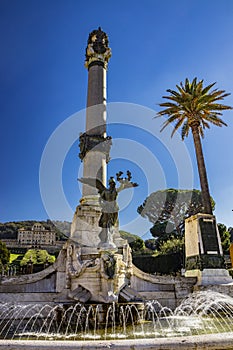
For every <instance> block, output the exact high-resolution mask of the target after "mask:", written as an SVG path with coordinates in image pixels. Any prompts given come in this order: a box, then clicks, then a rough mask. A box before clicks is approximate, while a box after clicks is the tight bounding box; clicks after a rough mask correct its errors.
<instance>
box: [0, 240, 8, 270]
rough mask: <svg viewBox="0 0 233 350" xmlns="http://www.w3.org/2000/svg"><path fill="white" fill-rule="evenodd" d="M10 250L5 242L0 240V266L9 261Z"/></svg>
mask: <svg viewBox="0 0 233 350" xmlns="http://www.w3.org/2000/svg"><path fill="white" fill-rule="evenodd" d="M9 260H10V252H9V250H8V249H7V247H6V244H5V243H3V242H1V241H0V266H5V265H7V264H8V263H9Z"/></svg>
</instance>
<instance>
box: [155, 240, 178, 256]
mask: <svg viewBox="0 0 233 350" xmlns="http://www.w3.org/2000/svg"><path fill="white" fill-rule="evenodd" d="M183 250H184V237H182V238H181V237H177V238H176V237H171V238H170V239H168V240H167V241H166V242H163V243H162V244H161V246H160V253H161V254H163V255H167V254H172V253H182V252H183Z"/></svg>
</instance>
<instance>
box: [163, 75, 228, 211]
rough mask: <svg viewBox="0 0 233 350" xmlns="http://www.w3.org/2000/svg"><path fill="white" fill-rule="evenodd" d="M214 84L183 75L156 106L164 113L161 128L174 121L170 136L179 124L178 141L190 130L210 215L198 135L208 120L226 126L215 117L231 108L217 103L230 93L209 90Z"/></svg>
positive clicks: (208, 195)
mask: <svg viewBox="0 0 233 350" xmlns="http://www.w3.org/2000/svg"><path fill="white" fill-rule="evenodd" d="M215 84H216V83H212V84H210V85H208V86H206V87H205V88H204V87H203V80H200V81H199V82H197V78H194V79H193V81H192V82H190V81H189V80H188V79H187V78H186V79H185V83H184V84H183V83H182V82H181V83H180V85H176V88H177V91H174V90H171V89H168V90H167V92H169V93H170V95H169V96H163V98H165V99H167V100H169V101H168V102H164V103H160V104H159V105H160V107H165V108H164V109H163V110H161V111H160V112H158V113H157V116H164V115H167V116H168V119H167V121H166V122H164V124H163V127H162V129H161V131H162V130H163V129H164V128H165V127H166V126H168V125H169V124H171V123H173V122H175V126H174V130H173V132H172V135H171V136H173V135H174V133H175V132H176V130H178V129H179V128H180V127H181V126H182V130H181V137H182V140H184V138H185V136H188V134H189V130H190V129H191V132H192V134H193V141H194V146H195V152H196V158H197V165H198V172H199V178H200V184H201V190H202V194H203V206H204V209H205V213H207V214H212V206H211V199H210V193H209V185H208V180H207V173H206V167H205V162H204V156H203V151H202V143H201V137H203V136H204V129H205V128H209V127H210V126H209V123H212V124H214V125H217V126H222V125H226V123H225V122H224V121H223V120H222V119H220V117H219V116H220V115H222V111H223V110H227V109H232V107H231V106H227V105H223V104H221V103H219V101H220V100H223V99H224V98H225V97H226V96H228V95H230V94H229V93H225V90H218V89H213V90H212V91H210V90H211V89H212V87H213V86H214V85H215Z"/></svg>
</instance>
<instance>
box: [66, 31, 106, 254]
mask: <svg viewBox="0 0 233 350" xmlns="http://www.w3.org/2000/svg"><path fill="white" fill-rule="evenodd" d="M110 57H111V50H110V48H109V47H108V37H107V35H106V33H104V32H103V31H102V30H101V28H98V29H97V30H93V31H92V32H91V33H90V34H89V38H88V42H87V48H86V60H85V67H86V68H87V69H88V90H87V109H86V130H85V132H84V133H83V134H81V135H80V137H79V147H80V153H79V157H80V159H81V161H82V162H83V177H84V178H92V179H99V180H100V181H101V182H102V183H103V184H104V185H105V186H106V165H107V162H108V161H109V152H110V147H111V137H109V136H106V74H107V65H108V61H109V59H110ZM100 215H101V207H100V205H99V195H98V191H97V189H96V188H95V187H91V186H89V185H87V184H83V185H82V198H81V200H80V205H79V206H78V207H77V208H76V212H75V214H74V218H73V222H72V226H71V237H72V239H73V240H75V241H77V243H78V244H79V245H80V246H81V247H82V255H88V254H93V253H95V250H96V249H97V247H98V244H99V243H100V238H99V234H100V231H101V228H100V227H99V225H98V222H99V218H100Z"/></svg>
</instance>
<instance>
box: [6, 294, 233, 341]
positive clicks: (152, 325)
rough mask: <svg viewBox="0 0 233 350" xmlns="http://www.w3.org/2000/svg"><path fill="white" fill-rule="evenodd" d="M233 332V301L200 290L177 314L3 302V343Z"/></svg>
mask: <svg viewBox="0 0 233 350" xmlns="http://www.w3.org/2000/svg"><path fill="white" fill-rule="evenodd" d="M232 331H233V298H231V297H229V296H227V295H224V294H220V293H216V292H212V291H205V292H196V293H193V294H191V295H189V297H187V298H186V299H185V300H183V301H182V303H181V304H180V305H179V306H178V307H177V308H176V309H175V311H172V310H171V309H169V308H168V307H163V306H162V305H161V304H160V303H159V302H158V301H150V302H145V303H135V304H117V303H113V304H92V305H91V304H85V305H84V304H80V303H77V304H69V305H60V304H58V305H55V306H54V305H49V304H46V305H41V304H28V305H19V304H9V303H2V304H0V338H1V339H45V340H51V339H53V340H58V339H67V340H90V339H93V340H95V339H102V340H106V339H122V338H128V339H130V338H142V337H145V338H151V337H155V338H157V337H174V336H184V335H199V334H203V333H207V334H208V333H222V332H232Z"/></svg>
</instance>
